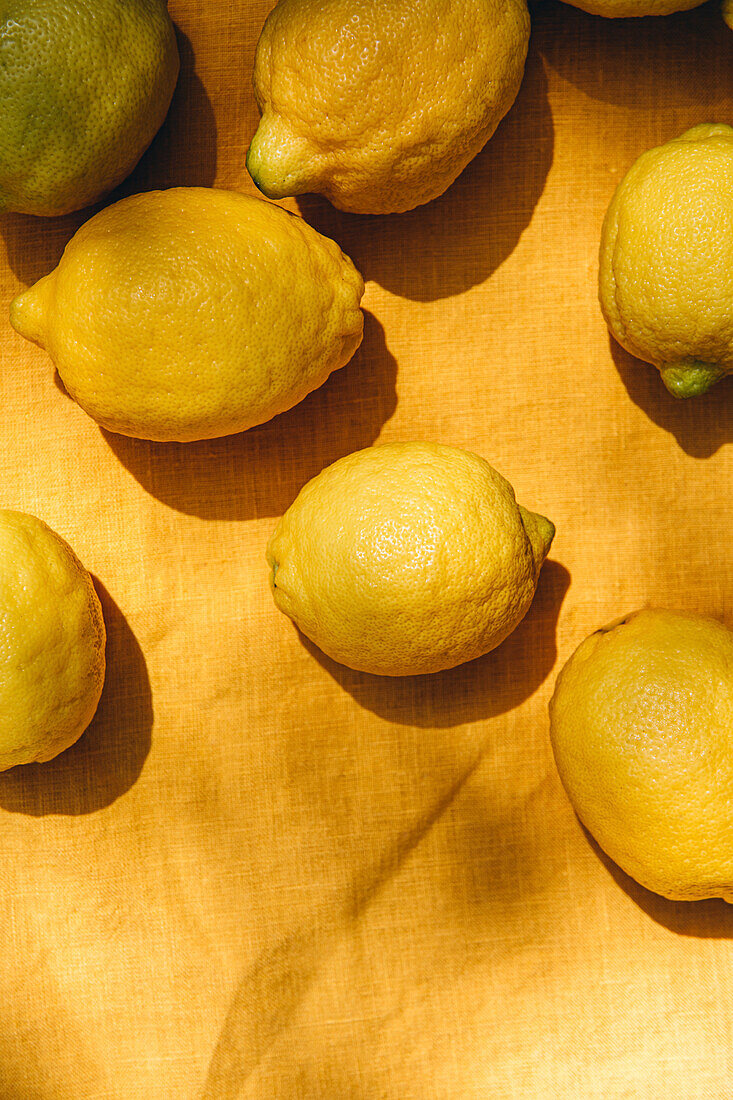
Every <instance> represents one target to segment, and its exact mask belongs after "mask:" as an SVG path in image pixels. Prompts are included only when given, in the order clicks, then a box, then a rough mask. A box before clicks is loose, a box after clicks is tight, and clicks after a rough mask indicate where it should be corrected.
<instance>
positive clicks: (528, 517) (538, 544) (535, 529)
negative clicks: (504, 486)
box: [519, 504, 555, 573]
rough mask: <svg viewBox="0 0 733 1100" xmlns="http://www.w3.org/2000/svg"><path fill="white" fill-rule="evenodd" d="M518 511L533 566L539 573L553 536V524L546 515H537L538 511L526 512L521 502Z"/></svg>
mask: <svg viewBox="0 0 733 1100" xmlns="http://www.w3.org/2000/svg"><path fill="white" fill-rule="evenodd" d="M519 513H520V515H521V517H522V523H523V524H524V529H525V531H526V532H527V538H528V539H529V544H530V547H531V548H532V557H533V558H534V563H535V568H536V571H537V573H539V571H540V567H541V565H542V563H543V561H544V560H545V558H546V557H547V555H548V553H549V552H550V547H551V546H552V540H553V539H554V537H555V524H554V523H553V522H552V520H549V519H547V517H546V516H541V515H539V513H538V512H528V511H527V509H526V508H522V506H521V504H520V505H519Z"/></svg>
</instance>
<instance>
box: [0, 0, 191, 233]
mask: <svg viewBox="0 0 733 1100" xmlns="http://www.w3.org/2000/svg"><path fill="white" fill-rule="evenodd" d="M0 56H1V57H2V64H1V65H0V102H2V105H3V109H2V112H0V210H13V211H20V212H22V213H26V214H46V215H51V214H65V213H68V212H69V211H71V210H80V209H81V208H82V207H84V206H88V205H89V204H90V203H92V202H95V201H96V200H97V199H98V198H100V197H101V196H102V195H105V194H106V193H107V192H109V191H111V190H112V188H113V187H115V186H116V185H117V184H118V183H119V182H120V181H121V180H123V179H124V178H125V176H127V175H129V173H130V172H131V171H132V169H133V168H134V167H135V165H136V164H137V162H138V160H139V159H140V157H141V155H142V154H143V152H144V151H145V149H146V148H147V147H148V145H149V144H150V142H151V141H152V139H153V137H154V136H155V133H156V131H157V130H158V128H159V127H160V125H161V123H162V121H163V119H164V118H165V116H166V113H167V111H168V106H169V104H170V101H171V98H172V96H173V89H174V88H175V84H176V80H177V78H178V66H179V61H178V47H177V44H176V36H175V30H174V27H173V24H172V22H171V19H170V16H169V15H168V9H167V7H166V3H165V0H4V2H3V3H2V5H1V6H0Z"/></svg>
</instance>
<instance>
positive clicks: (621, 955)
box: [0, 0, 733, 1100]
mask: <svg viewBox="0 0 733 1100" xmlns="http://www.w3.org/2000/svg"><path fill="white" fill-rule="evenodd" d="M268 7H269V5H268V2H267V0H251V2H245V0H231V2H229V3H224V2H223V0H218V2H212V0H170V9H171V13H172V15H173V18H174V20H175V21H176V24H177V26H178V28H179V30H180V35H181V52H182V61H183V69H182V75H181V82H180V85H179V88H178V91H177V93H176V97H175V100H174V103H173V107H172V110H171V113H170V116H169V118H168V121H167V122H166V124H165V126H164V128H163V130H162V131H161V133H160V134H159V135H158V137H157V139H156V141H155V142H154V145H153V146H152V148H151V150H150V151H149V152H148V154H146V156H145V157H144V159H143V161H142V162H141V164H140V166H139V167H138V169H137V170H136V171H135V173H134V175H133V176H132V177H131V178H130V179H129V180H128V181H127V182H126V183H125V184H124V185H123V187H122V188H121V189H120V190H119V192H117V193H116V196H117V197H119V196H120V195H122V194H128V193H131V192H134V191H139V190H145V189H149V188H153V187H167V186H170V185H174V184H205V185H215V186H219V187H232V188H239V189H242V190H244V191H247V192H249V193H254V188H253V186H252V184H251V181H250V180H249V178H248V176H247V174H246V171H245V168H244V155H245V150H246V148H247V145H248V142H249V139H250V137H251V135H252V133H253V132H254V129H255V126H256V122H257V110H256V107H255V103H254V99H253V95H252V91H251V84H250V74H251V69H252V58H253V51H254V45H255V42H256V40H257V36H258V34H259V30H260V27H261V25H262V23H263V21H264V18H265V16H266V13H267V10H268ZM732 107H733V34H731V32H729V31H728V30H727V29H726V28H725V26H724V25H723V23H722V21H721V19H720V16H719V13H718V11H717V8H716V7H715V6H705V7H703V8H700V9H698V10H697V11H693V12H690V13H688V14H684V15H679V16H672V17H669V18H665V19H656V20H652V19H649V20H643V21H641V22H638V21H633V20H628V21H621V22H614V21H604V20H601V19H596V18H593V17H591V16H587V15H585V14H583V13H581V12H578V11H576V10H575V9H574V8H571V7H565V6H563V5H561V4H558V3H554V2H547V3H543V4H540V5H538V6H537V7H535V9H534V10H533V31H532V41H531V46H530V53H529V59H528V63H527V71H526V77H525V80H524V84H523V87H522V90H521V92H520V94H519V98H518V100H517V103H516V104H515V106H514V108H513V109H512V111H511V113H510V114H509V115H508V116H507V118H506V119H505V121H504V122H503V123H502V125H501V127H500V129H499V131H498V132H497V134H496V136H495V137H494V138H493V139H492V141H491V142H490V143H489V145H488V146H487V147H486V149H485V150H484V151H483V152H482V153H481V154H480V155H479V156H478V157H477V158H476V160H475V161H474V162H473V164H471V165H470V166H469V168H468V169H467V170H466V171H465V172H464V174H463V175H462V176H461V178H460V179H459V180H458V182H457V183H456V184H455V185H454V186H453V187H452V188H451V189H450V190H449V191H448V192H447V193H446V194H445V195H444V196H443V197H442V198H440V199H439V200H437V201H436V202H434V203H432V204H431V205H430V206H428V207H425V208H423V209H420V210H416V211H414V212H413V213H409V214H406V215H402V216H399V217H390V218H373V219H372V218H367V217H353V216H349V215H344V214H340V213H338V212H337V211H335V210H333V209H332V208H331V207H330V206H329V205H328V203H326V202H325V201H323V200H321V199H318V198H307V199H303V200H302V201H300V202H298V203H295V202H290V203H286V204H285V205H288V206H289V207H290V208H291V209H299V210H300V211H301V213H303V215H304V216H305V217H306V218H307V219H308V220H309V221H310V222H311V223H312V224H313V225H314V226H316V227H317V228H318V229H320V230H322V231H323V232H325V233H327V234H329V235H332V236H334V237H335V238H336V239H337V240H338V241H339V243H340V244H341V245H342V247H343V248H344V250H345V251H347V252H348V253H349V254H350V255H351V256H352V258H353V259H354V261H355V262H356V264H357V266H359V268H360V269H361V270H362V272H363V274H364V276H365V278H366V279H367V280H368V288H367V293H366V296H365V302H364V304H365V307H366V309H367V310H368V316H367V323H366V336H365V340H364V344H363V347H362V349H361V350H360V351H359V352H358V354H357V355H356V357H355V359H354V360H353V361H352V363H351V364H350V365H349V366H347V367H346V368H345V369H344V370H342V371H340V372H338V373H337V374H336V375H335V376H333V377H332V378H331V379H330V380H329V381H328V382H327V384H326V385H325V386H323V388H322V389H321V390H319V391H318V392H316V393H314V394H313V395H311V396H310V397H309V398H308V399H307V400H306V401H305V402H303V404H302V405H300V406H299V407H297V408H296V409H294V410H293V411H291V412H290V413H287V414H285V415H284V416H281V417H279V418H277V419H276V420H273V421H272V422H271V423H269V424H266V425H264V426H262V427H260V428H257V429H255V430H253V431H251V432H248V433H246V434H244V435H241V436H236V437H233V438H229V439H221V440H216V441H213V442H206V443H200V444H187V445H175V444H171V445H166V444H156V443H147V442H141V441H137V440H129V439H123V438H121V437H115V436H112V435H109V434H107V433H105V432H102V431H100V430H99V429H98V428H97V427H96V425H95V424H94V423H93V422H92V421H91V420H89V419H88V418H87V417H86V416H85V414H84V413H83V412H82V411H81V410H80V409H79V408H78V407H77V406H76V405H75V404H74V403H73V402H72V401H70V400H69V399H68V397H66V396H65V395H64V393H63V392H62V390H61V389H60V388H59V387H58V386H57V385H54V376H53V370H52V367H51V364H50V361H49V360H48V358H47V356H46V355H45V354H44V353H43V352H42V351H40V350H39V349H37V348H34V347H32V346H31V345H29V344H27V343H25V342H24V341H23V340H21V338H20V337H18V336H16V335H15V333H14V332H13V331H12V330H11V329H10V327H9V325H8V322H7V304H8V302H9V301H10V299H11V297H12V296H13V295H14V294H15V293H16V292H17V291H18V290H19V289H20V288H21V287H23V286H24V285H27V284H29V283H31V282H32V281H34V280H35V279H37V278H38V277H40V276H41V275H43V274H45V273H46V272H47V271H49V270H50V269H51V268H52V267H53V266H54V265H55V263H56V261H57V260H58V258H59V256H60V254H61V251H62V249H63V247H64V245H65V243H66V241H67V240H68V238H69V237H70V236H71V234H72V232H73V231H74V229H75V228H76V227H77V226H78V225H80V224H81V223H82V221H84V220H85V219H86V217H88V212H84V213H83V214H78V215H74V216H72V217H67V218H62V219H60V220H57V221H49V220H41V219H33V218H29V217H20V216H7V217H4V218H2V220H1V221H0V231H1V233H2V237H3V238H4V242H5V256H6V259H5V262H4V263H3V264H2V269H1V270H2V296H3V306H2V310H0V325H1V326H2V341H1V342H0V355H1V356H2V394H3V400H2V411H3V430H2V449H1V451H0V479H1V484H2V504H3V506H6V507H14V508H19V509H22V510H25V511H30V512H33V513H35V514H36V515H38V516H40V517H41V518H42V519H44V520H46V521H47V522H48V523H50V524H51V525H52V526H53V527H54V528H55V529H56V530H58V531H59V532H60V533H61V534H62V535H64V536H65V537H66V538H68V540H69V541H70V542H71V544H72V545H73V547H74V548H75V550H76V551H77V553H78V554H79V556H80V557H81V559H82V560H83V561H84V563H85V564H86V565H87V567H88V568H89V569H90V570H92V571H93V573H94V575H95V577H96V578H97V580H98V582H99V587H100V593H101V596H102V599H103V604H104V611H105V616H106V621H107V626H108V631H109V644H108V661H109V672H108V678H107V684H106V687H105V691H104V695H103V698H102V702H101V705H100V708H99V712H98V715H97V717H96V719H95V721H94V723H93V725H92V726H91V727H90V729H89V731H88V732H87V734H86V735H85V736H84V738H83V739H82V740H81V741H80V742H79V743H78V744H77V745H76V746H75V747H74V748H72V749H71V750H69V751H68V752H67V753H65V754H64V755H62V756H61V757H59V758H57V759H56V760H55V761H53V762H51V763H49V764H46V765H43V766H31V767H26V768H18V769H15V770H13V771H11V772H9V773H5V774H3V775H2V776H0V846H1V848H2V880H1V881H2V890H1V891H0V920H1V924H0V927H2V930H3V935H2V950H1V952H0V1097H1V1098H2V1100H143V1098H144V1100H192V1098H194V1097H203V1098H205V1100H235V1098H236V1100H352V1098H353V1100H357V1098H364V1100H438V1098H440V1100H469V1098H470V1100H474V1098H475V1100H485V1098H487V1097H512V1098H513V1097H522V1098H524V1097H553V1098H554V1097H579V1098H583V1100H587V1098H589V1097H603V1098H608V1097H613V1098H616V1097H635V1098H636V1097H644V1098H647V1097H649V1098H652V1097H653V1098H656V1097H660V1098H661V1097H664V1098H665V1100H674V1098H680V1100H682V1098H684V1100H693V1098H695V1097H699V1098H702V1097H723V1096H727V1095H729V1094H730V1092H731V1087H732V1086H731V1079H732V1071H733V1067H732V1066H731V1051H732V1049H733V1048H732V1046H731V1020H732V1019H733V968H732V967H731V946H730V938H731V936H732V935H733V910H731V908H730V907H727V906H726V905H725V904H724V903H722V902H717V901H710V902H702V903H698V904H696V905H689V904H678V903H671V902H666V901H664V900H662V899H659V898H656V897H654V896H652V895H651V894H648V893H646V892H645V891H644V890H642V889H641V888H640V887H637V886H636V885H635V884H634V883H633V882H631V881H630V880H628V879H627V878H626V877H625V876H624V875H623V874H622V873H621V872H620V871H618V870H617V869H616V868H615V867H614V866H612V865H611V864H610V863H609V862H608V861H607V860H606V859H605V858H603V856H602V855H601V854H600V853H599V851H598V850H597V849H596V848H595V847H594V845H593V843H592V842H591V841H590V839H589V837H588V836H587V835H586V834H585V833H584V831H583V830H582V828H581V827H580V825H579V824H578V821H577V820H576V818H575V817H574V815H573V813H572V811H571V809H570V806H569V803H568V801H567V799H566V797H565V795H564V792H563V790H562V788H561V786H560V783H559V780H558V777H557V774H556V772H555V769H554V765H553V762H552V756H551V751H550V747H549V741H548V723H547V702H548V699H549V697H550V694H551V692H552V688H553V683H554V679H555V675H556V673H557V670H558V668H559V667H560V665H561V664H562V662H563V661H564V660H565V659H566V658H567V657H568V656H569V654H570V653H571V652H572V651H573V649H574V648H575V646H576V645H577V644H578V643H579V642H580V641H581V639H582V638H584V637H585V636H586V635H587V634H588V633H589V632H590V631H591V630H593V629H595V628H596V627H597V626H599V625H601V624H603V623H605V622H607V621H608V620H610V619H613V618H616V617H617V616H619V615H621V614H623V613H625V612H627V611H629V610H632V609H635V608H637V607H640V606H642V605H644V604H657V605H669V606H675V607H682V608H688V609H695V610H697V611H700V612H702V613H706V614H710V615H712V616H717V617H720V618H722V619H723V620H724V621H727V622H728V624H729V625H730V626H733V557H732V555H731V540H730V529H731V527H730V524H731V507H732V505H731V499H732V498H731V474H732V473H733V463H732V452H731V448H730V445H729V444H730V442H731V439H732V438H733V383H730V382H724V383H722V384H720V385H718V386H716V387H715V388H714V389H713V390H712V391H711V393H710V394H708V395H707V396H706V397H703V398H700V399H697V400H694V401H690V402H689V403H677V402H675V401H674V400H673V399H672V398H671V397H669V396H668V395H667V393H666V392H665V390H664V389H663V387H662V385H661V383H660V381H659V378H658V376H657V374H656V372H655V371H654V370H653V369H651V368H648V367H646V366H644V365H642V364H640V363H638V362H636V361H634V360H633V359H632V358H631V357H630V356H628V355H627V354H626V353H625V352H623V351H621V350H620V349H619V348H618V347H617V346H615V345H613V344H612V343H611V342H610V340H609V337H608V334H607V332H606V329H605V326H604V323H603V320H602V317H601V315H600V311H599V308H598V305H597V302H596V254H597V248H598V240H599V233H600V226H601V221H602V218H603V214H604V212H605V209H606V206H607V204H608V202H609V200H610V197H611V194H612V192H613V189H614V187H615V185H616V183H617V182H618V180H619V179H620V178H621V176H622V175H623V173H624V172H625V170H626V169H627V168H628V166H629V165H630V164H631V163H632V161H633V160H634V159H635V158H636V156H637V155H638V154H639V153H641V152H642V151H643V150H645V149H647V148H648V147H650V146H652V145H655V144H658V143H659V142H661V141H664V140H667V139H668V138H671V137H674V136H676V135H677V134H679V133H680V132H681V131H683V130H684V129H685V128H687V127H688V126H691V125H693V124H694V123H697V122H702V121H708V120H709V121H713V120H719V121H729V122H730V121H733V119H732V118H731V109H732ZM409 438H419V439H433V440H438V441H442V442H445V443H451V444H456V445H458V446H463V447H467V448H470V449H472V450H475V451H477V452H478V453H479V454H481V455H484V456H485V457H486V458H488V459H489V461H490V462H492V463H493V464H494V465H495V466H496V467H497V468H498V469H499V470H500V471H501V472H502V473H503V474H504V475H505V476H506V477H508V478H509V479H510V481H511V482H512V483H513V485H514V486H515V488H516V490H517V495H518V497H519V499H520V500H521V501H522V502H523V503H524V504H525V505H526V506H527V507H529V508H535V509H537V510H539V511H541V512H543V513H544V514H546V515H548V516H550V517H551V518H552V519H553V520H554V521H555V523H556V525H557V538H556V541H555V543H554V546H553V549H552V552H551V556H550V560H549V561H548V562H547V563H546V565H545V566H544V569H543V572H542V579H541V582H540V586H539V590H538V593H537V597H536V599H535V602H534V605H533V607H532V609H531V611H530V612H529V614H528V616H527V618H526V620H525V621H524V622H523V623H522V625H521V626H520V627H519V629H518V630H517V631H516V633H515V634H514V635H513V636H512V637H511V638H510V639H509V640H508V641H507V642H506V643H505V644H504V645H503V646H502V647H501V648H500V649H499V650H497V651H496V652H495V653H493V654H490V655H488V656H487V657H485V658H483V659H481V660H479V661H476V662H474V663H472V664H470V665H466V666H463V667H461V668H458V669H455V670H454V671H450V672H446V673H443V674H440V675H436V676H429V677H425V678H414V679H405V680H396V681H395V680H389V679H379V678H376V677H371V676H367V675H361V674H359V673H355V672H351V671H349V670H348V669H344V668H341V667H338V666H337V665H335V664H334V663H332V662H331V661H329V660H328V659H326V658H325V657H323V656H322V655H321V654H320V653H319V652H317V651H316V650H315V649H314V648H313V647H312V646H310V645H309V644H308V643H305V642H304V641H303V640H302V639H301V638H299V636H298V634H297V632H296V631H295V629H294V627H293V626H292V624H291V623H290V622H289V620H287V619H286V618H285V617H284V616H282V615H280V614H279V612H278V611H277V610H276V609H275V606H274V604H273V602H272V599H271V597H270V593H269V590H268V584H267V567H266V563H265V559H264V549H265V544H266V541H267V538H268V536H269V534H270V532H271V530H272V528H273V526H274V524H275V521H276V517H278V516H279V515H280V514H281V513H282V512H283V510H284V509H285V508H286V507H287V506H288V505H289V503H290V502H291V501H292V499H293V498H294V496H295V495H296V493H297V491H298V489H299V488H300V487H301V485H303V483H304V482H305V481H306V480H307V479H308V478H310V477H311V476H312V475H314V474H315V473H316V472H317V471H318V470H320V469H321V468H322V467H323V466H324V465H325V464H327V463H329V462H331V461H333V460H335V459H336V458H338V457H339V456H341V455H344V454H346V453H348V452H350V451H353V450H356V449H358V448H360V447H364V446H367V445H369V444H371V443H373V442H374V441H376V440H377V439H379V440H396V439H409Z"/></svg>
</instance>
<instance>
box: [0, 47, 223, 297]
mask: <svg viewBox="0 0 733 1100" xmlns="http://www.w3.org/2000/svg"><path fill="white" fill-rule="evenodd" d="M176 37H177V39H178V51H179V55H180V58H181V69H180V75H179V77H178V83H177V84H176V90H175V92H174V93H173V100H172V102H171V106H170V109H169V111H168V114H167V116H166V119H165V121H164V123H163V125H162V126H161V128H160V130H158V133H157V134H156V135H155V137H154V138H153V140H152V142H151V144H150V146H149V147H148V149H147V151H146V152H145V153H143V155H142V157H141V159H140V160H139V161H138V164H137V166H136V167H135V168H134V169H133V171H132V173H131V174H130V175H129V176H128V177H127V178H126V179H125V180H124V181H123V182H122V183H121V184H120V185H119V186H118V187H117V188H116V189H115V190H114V191H112V192H111V194H109V195H107V196H106V197H105V198H104V199H102V200H100V202H98V203H96V204H95V205H94V206H89V207H87V208H86V209H84V210H77V211H75V212H74V213H73V214H65V215H63V216H62V217H60V218H40V217H34V216H33V215H31V214H3V215H2V216H0V233H2V236H3V238H4V240H5V249H6V253H7V261H8V264H9V265H10V267H11V268H12V270H13V272H14V273H15V274H16V275H17V277H18V278H19V279H20V280H21V282H23V283H24V284H25V285H26V286H29V285H30V284H32V283H35V282H36V281H37V280H38V279H40V278H41V277H42V276H43V275H47V274H48V273H49V271H53V269H54V268H55V267H56V266H57V264H58V262H59V260H60V259H61V256H62V254H63V251H64V248H65V247H66V245H67V244H68V242H69V241H70V240H71V238H72V237H73V235H74V233H76V231H77V229H78V228H79V227H80V226H81V225H83V224H84V222H86V221H88V220H89V219H90V218H91V217H92V216H93V215H94V214H96V213H97V212H98V211H99V210H101V209H103V208H104V207H106V206H110V205H111V204H112V203H114V202H117V201H118V200H119V199H121V198H124V197H126V196H127V195H134V194H137V193H138V192H139V191H150V190H153V189H157V188H165V187H175V186H179V185H186V186H202V187H203V186H210V185H211V184H212V183H213V182H214V180H215V178H216V164H217V156H216V120H215V118H214V110H213V107H212V106H211V101H210V100H209V97H208V95H207V94H206V90H205V89H204V86H203V84H202V83H201V81H200V79H199V77H198V76H197V74H196V71H195V58H194V53H193V48H192V46H191V43H190V42H189V40H188V38H187V37H186V35H185V34H183V33H182V32H181V31H180V30H178V28H176Z"/></svg>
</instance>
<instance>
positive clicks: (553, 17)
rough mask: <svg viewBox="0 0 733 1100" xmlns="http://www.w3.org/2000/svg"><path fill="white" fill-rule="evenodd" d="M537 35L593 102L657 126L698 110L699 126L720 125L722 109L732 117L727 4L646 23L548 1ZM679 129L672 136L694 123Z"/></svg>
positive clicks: (546, 53)
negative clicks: (636, 114)
mask: <svg viewBox="0 0 733 1100" xmlns="http://www.w3.org/2000/svg"><path fill="white" fill-rule="evenodd" d="M726 32H727V33H726ZM532 33H533V36H534V37H535V41H536V45H537V49H538V52H539V53H540V54H541V56H542V57H543V58H544V59H545V61H546V62H547V63H548V65H550V66H551V68H552V69H553V70H554V71H555V72H556V73H558V74H559V75H560V76H561V77H562V79H563V80H566V81H568V82H569V83H570V84H573V85H574V86H575V87H577V88H578V89H579V90H581V91H582V92H583V93H584V94H585V95H587V96H590V97H591V98H592V99H595V100H600V101H602V102H605V103H612V104H615V105H617V106H621V107H625V108H629V109H631V110H633V111H638V112H643V113H644V114H645V115H647V116H648V118H649V119H651V120H653V122H652V123H651V124H650V125H651V127H652V128H654V129H656V128H657V127H658V126H659V124H660V122H661V123H663V122H664V120H665V116H666V117H668V118H669V122H670V123H672V121H673V117H674V113H675V111H678V110H680V109H688V110H689V109H690V108H692V109H693V110H694V114H695V118H694V121H697V122H710V121H716V120H715V118H713V117H712V116H713V115H715V112H716V107H717V105H718V104H721V107H722V108H723V110H724V115H725V117H724V118H723V119H721V120H720V121H725V119H727V117H728V115H729V114H730V102H729V101H730V97H731V96H732V95H733V34H731V33H730V31H728V29H727V28H726V26H725V24H724V22H723V19H722V16H721V14H720V3H719V0H712V2H711V3H708V4H705V5H703V6H702V7H699V8H694V9H693V10H692V11H687V12H678V13H676V14H674V15H666V16H658V15H655V16H649V17H646V18H642V19H638V18H630V19H606V18H603V17H601V16H597V15H588V14H587V13H586V12H583V11H580V10H579V9H577V8H575V7H572V6H571V5H569V4H563V3H560V2H559V0H547V2H545V3H542V4H536V5H534V8H533V11H532ZM675 124H676V123H675ZM676 125H677V129H676V130H674V131H673V132H670V133H669V134H668V137H670V138H671V137H676V136H677V134H679V133H681V132H682V130H684V129H685V126H686V125H690V126H691V125H693V121H690V122H689V123H685V121H684V120H683V121H682V122H680V123H679V124H676ZM665 129H666V127H665ZM598 137H599V139H601V140H603V141H607V139H608V135H607V134H603V133H599V135H598ZM659 140H666V138H663V137H660V139H659ZM653 143H654V142H653ZM641 151H642V150H641V149H640V150H639V152H641Z"/></svg>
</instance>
